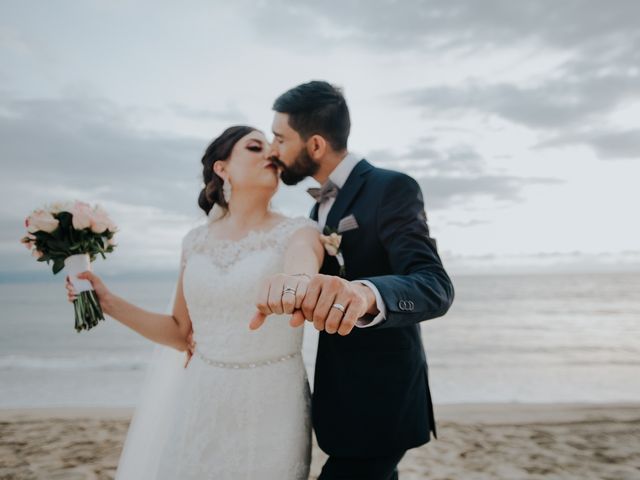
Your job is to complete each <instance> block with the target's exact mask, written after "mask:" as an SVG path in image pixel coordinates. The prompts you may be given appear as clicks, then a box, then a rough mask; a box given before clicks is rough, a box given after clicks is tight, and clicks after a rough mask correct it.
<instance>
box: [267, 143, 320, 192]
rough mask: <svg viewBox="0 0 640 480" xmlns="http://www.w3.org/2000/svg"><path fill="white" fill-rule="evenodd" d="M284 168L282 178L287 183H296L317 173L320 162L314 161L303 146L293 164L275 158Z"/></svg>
mask: <svg viewBox="0 0 640 480" xmlns="http://www.w3.org/2000/svg"><path fill="white" fill-rule="evenodd" d="M274 161H275V163H276V164H277V165H279V166H280V167H281V168H282V173H281V174H280V178H281V179H282V182H283V183H284V184H285V185H296V184H297V183H299V182H300V181H302V180H304V179H305V178H307V177H310V176H312V175H315V173H316V172H317V171H318V170H319V169H320V164H319V163H316V162H314V161H313V158H311V157H310V156H309V154H308V153H307V149H306V148H303V149H302V150H301V151H300V153H299V154H298V156H297V158H296V159H295V160H294V162H293V164H292V165H291V166H289V167H288V166H286V165H285V164H284V163H283V162H281V161H280V160H278V159H276V160H274Z"/></svg>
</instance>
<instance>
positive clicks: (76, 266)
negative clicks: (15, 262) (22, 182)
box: [20, 201, 118, 332]
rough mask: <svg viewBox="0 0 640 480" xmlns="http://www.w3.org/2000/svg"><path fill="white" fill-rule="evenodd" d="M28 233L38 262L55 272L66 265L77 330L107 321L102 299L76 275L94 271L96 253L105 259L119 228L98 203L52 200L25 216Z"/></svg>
mask: <svg viewBox="0 0 640 480" xmlns="http://www.w3.org/2000/svg"><path fill="white" fill-rule="evenodd" d="M25 227H26V228H27V234H26V235H25V236H24V237H22V238H21V240H20V242H21V243H23V244H24V245H25V246H26V247H27V248H28V249H29V250H31V254H32V255H33V256H34V257H35V258H36V259H37V260H38V261H39V262H47V264H49V262H50V261H52V262H53V273H54V275H55V274H57V273H58V272H59V271H60V270H62V269H63V268H65V269H66V270H67V272H68V275H69V279H70V280H71V282H72V284H73V286H74V289H75V290H76V292H78V297H77V298H76V299H75V300H74V302H73V307H74V310H75V329H76V331H78V332H80V331H81V330H89V329H91V328H93V327H94V326H96V325H97V324H98V321H100V320H104V314H103V313H102V308H100V302H99V301H98V297H97V296H96V292H95V290H93V289H92V287H91V282H89V281H88V280H83V279H79V278H77V277H76V275H77V274H78V273H80V272H83V271H85V270H91V262H93V261H94V260H95V259H96V257H97V255H98V254H100V255H101V256H102V258H106V257H105V253H111V252H112V251H113V249H114V247H115V243H114V242H113V236H114V234H115V232H116V231H118V227H117V226H116V225H115V224H114V223H113V221H112V220H111V219H110V218H109V215H107V212H106V211H105V210H103V209H102V208H101V207H100V206H99V205H96V206H95V207H91V206H90V205H89V204H87V203H84V202H80V201H75V202H70V203H61V202H57V203H52V204H50V205H48V206H45V207H44V208H40V209H37V210H34V211H33V212H32V213H31V214H30V215H29V216H28V217H27V218H26V219H25Z"/></svg>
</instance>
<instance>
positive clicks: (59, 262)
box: [53, 259, 64, 275]
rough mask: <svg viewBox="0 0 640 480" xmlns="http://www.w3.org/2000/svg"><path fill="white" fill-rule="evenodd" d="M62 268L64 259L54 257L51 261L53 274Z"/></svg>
mask: <svg viewBox="0 0 640 480" xmlns="http://www.w3.org/2000/svg"><path fill="white" fill-rule="evenodd" d="M63 268H64V260H63V259H56V260H54V261H53V274H54V275H55V274H57V273H58V272H59V271H60V270H62V269H63Z"/></svg>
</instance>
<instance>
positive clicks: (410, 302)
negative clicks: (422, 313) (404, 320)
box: [409, 300, 416, 310]
mask: <svg viewBox="0 0 640 480" xmlns="http://www.w3.org/2000/svg"><path fill="white" fill-rule="evenodd" d="M415 307H416V306H415V304H414V303H413V302H412V301H411V300H409V310H413V309H414V308H415Z"/></svg>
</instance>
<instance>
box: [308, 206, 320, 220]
mask: <svg viewBox="0 0 640 480" xmlns="http://www.w3.org/2000/svg"><path fill="white" fill-rule="evenodd" d="M319 208H320V204H319V203H317V202H316V203H315V204H314V205H313V207H312V208H311V213H309V218H311V220H315V221H316V222H317V221H318V209H319Z"/></svg>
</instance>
